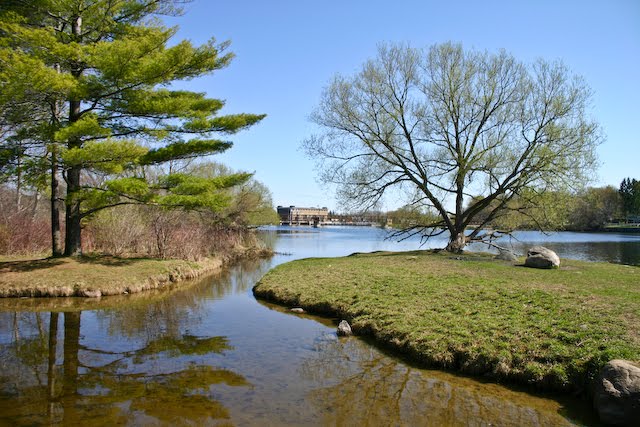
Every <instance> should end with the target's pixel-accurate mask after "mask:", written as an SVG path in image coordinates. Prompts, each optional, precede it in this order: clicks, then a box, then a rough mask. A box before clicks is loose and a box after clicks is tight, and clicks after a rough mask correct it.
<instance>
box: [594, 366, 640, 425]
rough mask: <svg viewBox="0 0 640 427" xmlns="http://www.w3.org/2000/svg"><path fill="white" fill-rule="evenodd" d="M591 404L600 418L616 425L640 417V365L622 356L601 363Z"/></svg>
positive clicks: (637, 419) (636, 421)
mask: <svg viewBox="0 0 640 427" xmlns="http://www.w3.org/2000/svg"><path fill="white" fill-rule="evenodd" d="M593 404H594V406H595V408H596V410H597V411H598V414H599V415H600V419H601V420H602V421H603V422H605V423H607V424H611V425H616V426H637V425H638V422H639V421H640V368H639V367H638V366H635V365H633V364H631V363H629V362H627V361H625V360H612V361H611V362H609V363H607V364H606V365H604V367H603V368H602V371H600V376H599V377H598V381H597V383H596V388H595V392H594V396H593Z"/></svg>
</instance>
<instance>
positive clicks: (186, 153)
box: [140, 139, 232, 165]
mask: <svg viewBox="0 0 640 427" xmlns="http://www.w3.org/2000/svg"><path fill="white" fill-rule="evenodd" d="M231 145H232V144H231V143H230V142H224V141H218V140H201V139H194V140H190V141H186V142H183V141H179V142H175V143H173V144H168V145H166V146H164V147H161V148H156V149H152V150H149V152H148V153H146V154H145V155H144V156H142V157H141V158H140V164H142V165H152V164H158V163H164V162H167V161H170V160H183V159H189V158H192V157H199V156H204V155H209V154H217V153H221V152H223V151H226V150H228V149H229V148H231Z"/></svg>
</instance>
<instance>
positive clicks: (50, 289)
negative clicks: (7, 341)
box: [0, 256, 222, 297]
mask: <svg viewBox="0 0 640 427" xmlns="http://www.w3.org/2000/svg"><path fill="white" fill-rule="evenodd" d="M221 264H222V262H221V261H220V260H215V259H211V260H204V261H202V262H190V261H184V260H159V259H148V258H116V257H110V256H83V257H78V258H36V259H34V258H17V257H12V258H7V257H5V258H0V297H23V296H28V297H50V296H83V295H84V292H86V291H100V293H101V294H102V295H118V294H123V293H135V292H140V291H143V290H149V289H156V288H160V287H163V286H165V285H167V284H169V283H172V282H176V281H179V280H182V279H188V278H193V277H196V276H198V275H199V274H201V273H203V272H206V271H210V270H213V269H216V268H218V267H220V266H221Z"/></svg>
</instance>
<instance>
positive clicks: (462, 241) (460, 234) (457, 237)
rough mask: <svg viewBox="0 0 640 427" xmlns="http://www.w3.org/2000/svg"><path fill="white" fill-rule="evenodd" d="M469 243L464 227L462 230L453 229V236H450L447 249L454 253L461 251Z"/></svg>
mask: <svg viewBox="0 0 640 427" xmlns="http://www.w3.org/2000/svg"><path fill="white" fill-rule="evenodd" d="M466 245H467V237H466V236H465V233H464V229H463V230H462V231H452V232H451V237H449V243H448V244H447V247H446V251H447V252H453V253H460V252H462V251H463V249H464V247H465V246H466Z"/></svg>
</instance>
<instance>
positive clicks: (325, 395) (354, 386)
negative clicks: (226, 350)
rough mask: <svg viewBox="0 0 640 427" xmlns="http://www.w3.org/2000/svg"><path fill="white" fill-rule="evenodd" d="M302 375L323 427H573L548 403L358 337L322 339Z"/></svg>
mask: <svg viewBox="0 0 640 427" xmlns="http://www.w3.org/2000/svg"><path fill="white" fill-rule="evenodd" d="M315 354H316V356H315V357H314V358H311V359H308V360H306V361H305V363H304V364H303V365H302V368H301V369H302V372H301V375H302V376H303V377H304V378H306V379H308V380H311V381H314V382H317V383H319V384H328V385H327V386H324V387H322V388H317V389H315V390H313V391H311V392H310V393H309V395H308V396H307V399H308V400H309V401H310V402H312V403H314V404H315V405H316V407H317V408H318V410H319V412H320V414H321V417H322V421H321V424H323V425H345V426H346V425H379V424H380V423H381V422H382V423H384V424H388V425H429V426H452V425H465V426H475V425H477V426H486V425H509V426H512V425H513V426H540V425H554V426H562V425H573V423H572V422H571V421H569V420H567V419H565V418H563V417H562V416H561V415H559V414H558V411H559V410H560V409H561V408H560V405H559V404H558V403H556V402H553V401H548V400H545V399H541V398H535V397H532V396H529V395H527V394H524V393H518V392H515V391H510V390H508V389H504V388H502V387H500V386H497V385H492V384H482V385H480V384H479V383H477V382H475V381H473V380H469V379H465V378H458V377H455V376H453V375H448V374H442V373H440V374H436V373H431V372H428V371H423V370H420V369H416V368H412V367H410V366H407V365H405V364H403V363H401V362H399V361H397V360H395V359H393V358H390V357H387V356H385V355H383V354H382V353H380V352H379V351H377V350H376V349H374V348H372V347H371V346H368V345H364V344H363V343H362V342H360V341H359V340H357V339H349V340H339V341H323V342H322V343H321V344H320V345H319V348H318V351H317V352H316V353H315Z"/></svg>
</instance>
